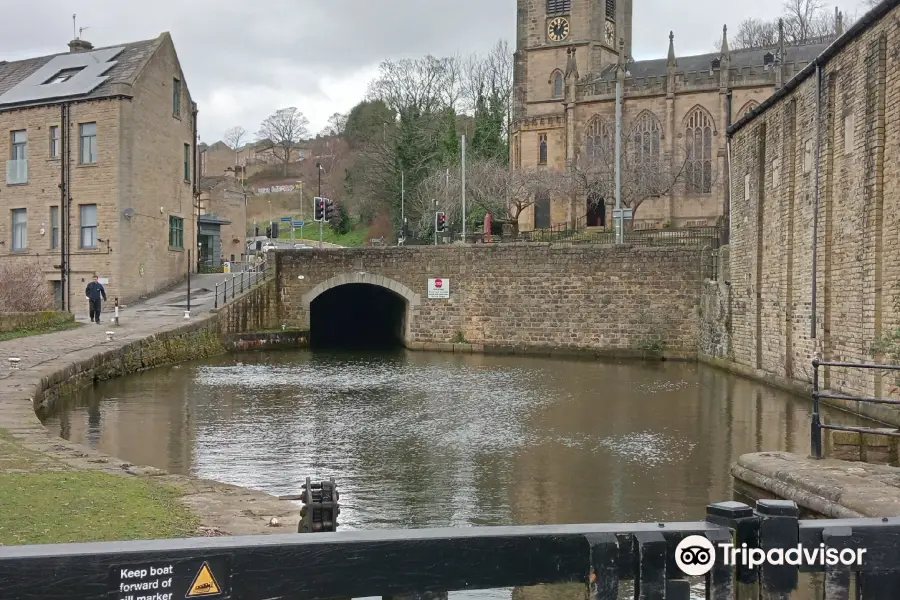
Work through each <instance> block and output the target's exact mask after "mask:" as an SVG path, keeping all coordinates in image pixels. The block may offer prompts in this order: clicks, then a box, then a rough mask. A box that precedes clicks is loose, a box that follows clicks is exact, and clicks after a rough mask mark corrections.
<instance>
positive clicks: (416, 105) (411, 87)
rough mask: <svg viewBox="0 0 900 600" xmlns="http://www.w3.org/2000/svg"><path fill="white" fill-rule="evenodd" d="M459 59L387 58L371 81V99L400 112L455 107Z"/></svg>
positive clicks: (423, 112)
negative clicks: (394, 59)
mask: <svg viewBox="0 0 900 600" xmlns="http://www.w3.org/2000/svg"><path fill="white" fill-rule="evenodd" d="M460 73H461V67H460V60H459V59H458V58H455V57H445V58H436V57H434V56H431V55H428V56H426V57H424V58H417V59H411V58H405V59H402V60H398V61H391V60H386V61H384V62H382V63H381V64H380V65H379V67H378V77H376V78H375V80H373V81H372V82H371V83H370V84H369V91H368V96H369V99H371V100H381V101H383V102H384V103H385V104H386V105H387V106H388V108H390V109H391V110H393V111H394V112H396V113H397V114H398V115H401V116H403V115H405V114H409V113H413V114H428V113H437V112H439V111H440V110H441V109H443V108H446V107H454V108H455V107H456V106H457V104H458V102H459V99H460V95H461V91H460V88H461V86H460V77H461V75H460Z"/></svg>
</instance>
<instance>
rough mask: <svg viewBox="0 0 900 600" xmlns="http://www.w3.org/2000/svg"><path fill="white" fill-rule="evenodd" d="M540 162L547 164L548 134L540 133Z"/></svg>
mask: <svg viewBox="0 0 900 600" xmlns="http://www.w3.org/2000/svg"><path fill="white" fill-rule="evenodd" d="M538 164H539V165H546V164H547V134H546V133H542V134H540V135H538Z"/></svg>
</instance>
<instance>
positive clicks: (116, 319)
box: [113, 297, 119, 327]
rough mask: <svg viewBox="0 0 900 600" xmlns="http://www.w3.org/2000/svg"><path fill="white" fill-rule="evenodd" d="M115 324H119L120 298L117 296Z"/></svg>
mask: <svg viewBox="0 0 900 600" xmlns="http://www.w3.org/2000/svg"><path fill="white" fill-rule="evenodd" d="M113 324H114V325H115V326H116V327H118V326H119V298H118V297H117V298H116V316H114V317H113Z"/></svg>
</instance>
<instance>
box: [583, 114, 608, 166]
mask: <svg viewBox="0 0 900 600" xmlns="http://www.w3.org/2000/svg"><path fill="white" fill-rule="evenodd" d="M614 143H615V140H614V139H613V136H612V130H611V129H610V126H609V123H607V122H606V121H605V120H603V119H601V118H600V117H594V118H593V119H591V122H590V123H588V126H587V132H586V133H585V140H584V150H585V160H586V161H587V163H588V164H592V165H597V164H602V163H609V162H610V160H611V159H613V158H614V157H615V156H614V152H615V148H614V147H613V144H614Z"/></svg>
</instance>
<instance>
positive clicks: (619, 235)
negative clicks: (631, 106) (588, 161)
mask: <svg viewBox="0 0 900 600" xmlns="http://www.w3.org/2000/svg"><path fill="white" fill-rule="evenodd" d="M621 170H622V81H621V80H620V79H617V80H616V218H615V222H616V243H617V244H621V243H622V241H623V237H624V235H623V228H624V226H625V220H624V219H623V218H622V217H623V214H622V173H621Z"/></svg>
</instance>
